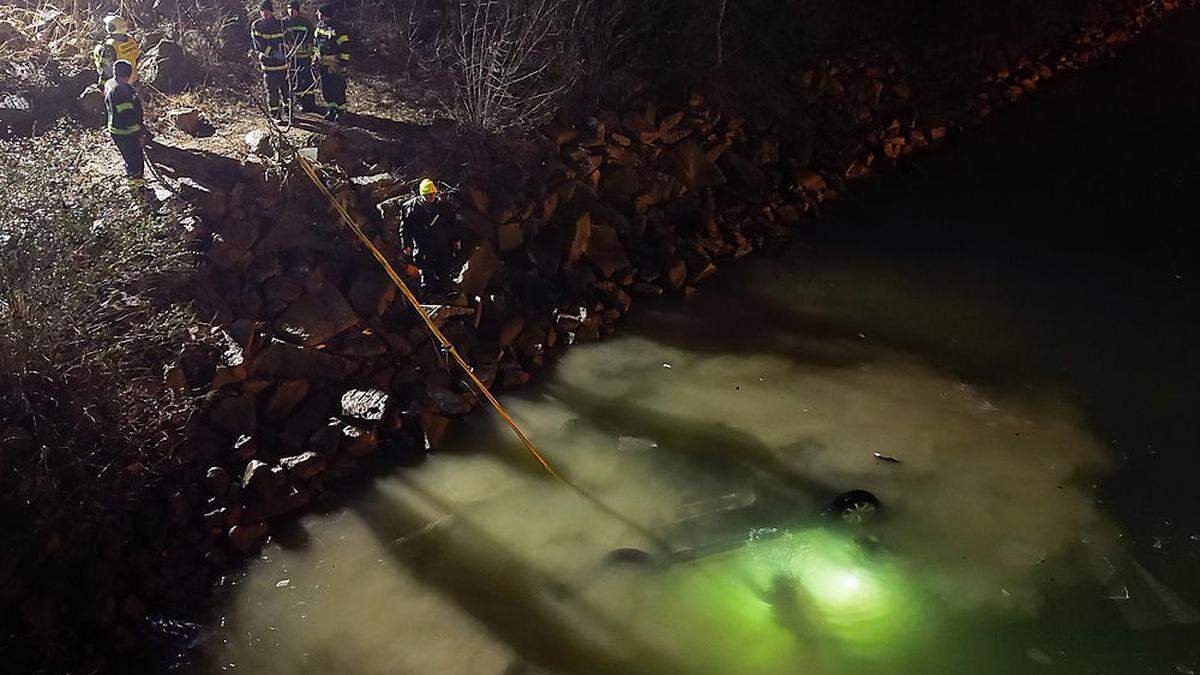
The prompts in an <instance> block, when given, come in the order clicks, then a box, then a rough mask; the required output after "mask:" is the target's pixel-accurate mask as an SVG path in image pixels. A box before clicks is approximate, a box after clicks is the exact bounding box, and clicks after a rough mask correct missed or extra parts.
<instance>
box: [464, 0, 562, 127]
mask: <svg viewBox="0 0 1200 675" xmlns="http://www.w3.org/2000/svg"><path fill="white" fill-rule="evenodd" d="M571 9H572V3H570V2H566V1H565V0H459V2H458V3H457V13H456V14H454V15H452V21H453V28H452V30H451V32H450V40H451V43H452V46H453V53H454V57H455V59H454V83H455V101H454V111H455V113H456V115H457V116H458V120H459V122H460V123H461V124H463V125H464V126H465V127H466V128H468V129H470V130H473V131H476V132H484V133H498V132H503V131H507V130H511V129H520V128H525V127H528V126H531V125H533V124H535V123H537V122H538V121H540V120H542V119H543V118H545V117H546V116H548V115H549V114H552V113H553V112H554V110H555V107H556V104H557V103H558V102H559V101H561V100H562V99H563V97H564V96H565V94H566V93H567V92H568V91H569V90H570V88H571V86H572V85H573V84H574V83H575V80H576V78H577V77H578V73H579V60H578V56H577V54H576V51H575V49H574V45H573V43H572V41H571V40H570V39H569V35H570V33H569V31H568V28H569V25H570V24H569V21H570V17H571Z"/></svg>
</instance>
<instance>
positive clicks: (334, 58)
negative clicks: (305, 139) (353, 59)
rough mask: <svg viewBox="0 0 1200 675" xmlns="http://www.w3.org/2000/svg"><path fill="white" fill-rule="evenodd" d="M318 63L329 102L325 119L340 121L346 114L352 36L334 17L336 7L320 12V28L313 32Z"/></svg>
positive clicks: (320, 9) (318, 11)
mask: <svg viewBox="0 0 1200 675" xmlns="http://www.w3.org/2000/svg"><path fill="white" fill-rule="evenodd" d="M313 37H314V39H313V44H314V47H315V53H314V54H313V59H314V62H315V63H316V64H317V66H318V67H319V69H320V73H321V98H323V99H325V119H327V120H329V121H330V122H334V121H337V119H338V118H339V117H341V116H342V114H343V113H345V112H346V68H347V67H348V66H349V65H350V44H349V43H350V35H349V34H348V33H347V32H346V31H345V30H343V29H342V27H341V26H340V25H339V24H338V22H337V20H336V18H335V17H334V9H333V5H330V4H324V5H321V6H320V7H319V8H318V9H317V29H316V31H315V32H314V33H313Z"/></svg>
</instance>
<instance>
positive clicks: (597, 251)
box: [585, 225, 630, 278]
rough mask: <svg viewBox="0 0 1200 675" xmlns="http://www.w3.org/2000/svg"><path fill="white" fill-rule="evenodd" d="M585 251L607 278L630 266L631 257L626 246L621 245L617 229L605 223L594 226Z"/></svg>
mask: <svg viewBox="0 0 1200 675" xmlns="http://www.w3.org/2000/svg"><path fill="white" fill-rule="evenodd" d="M585 253H586V255H587V258H588V260H589V261H590V262H591V263H592V264H593V265H595V266H596V267H597V268H598V269H599V270H600V273H601V274H603V275H604V277H605V278H608V277H611V276H612V275H613V274H614V273H616V272H617V271H618V270H621V269H624V268H626V267H629V266H630V263H629V257H628V256H627V255H626V254H625V247H624V246H622V245H621V239H620V237H618V236H617V231H616V230H614V229H613V228H611V227H608V226H605V225H593V226H592V228H591V236H590V237H588V241H587V247H586V251H585Z"/></svg>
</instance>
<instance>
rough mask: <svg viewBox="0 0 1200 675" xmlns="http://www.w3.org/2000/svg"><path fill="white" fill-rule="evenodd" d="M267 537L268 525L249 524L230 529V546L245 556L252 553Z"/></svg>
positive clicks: (259, 523) (260, 523)
mask: <svg viewBox="0 0 1200 675" xmlns="http://www.w3.org/2000/svg"><path fill="white" fill-rule="evenodd" d="M266 536H267V524H266V523H262V522H258V523H249V524H246V525H234V526H233V527H231V528H229V545H230V546H231V547H233V549H234V550H235V551H238V552H239V553H243V554H249V553H252V552H253V551H254V550H255V549H257V548H258V546H259V544H260V543H262V540H263V538H264V537H266Z"/></svg>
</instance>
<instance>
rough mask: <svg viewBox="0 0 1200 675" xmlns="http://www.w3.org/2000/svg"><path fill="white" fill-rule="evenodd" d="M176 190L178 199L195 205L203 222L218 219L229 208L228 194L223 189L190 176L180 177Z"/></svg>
mask: <svg viewBox="0 0 1200 675" xmlns="http://www.w3.org/2000/svg"><path fill="white" fill-rule="evenodd" d="M176 190H177V191H178V192H179V198H180V199H182V200H183V201H185V202H187V203H189V204H192V205H194V206H195V207H196V210H197V211H198V212H199V214H200V217H201V218H203V219H204V221H205V222H209V223H215V222H218V221H220V220H221V219H222V218H224V217H225V213H226V211H227V210H228V208H229V195H228V194H226V192H225V191H224V190H221V189H220V188H216V187H210V186H208V185H205V184H203V183H201V182H200V181H198V180H196V179H195V178H192V177H190V176H184V177H183V178H180V179H179V182H178V183H177V184H176Z"/></svg>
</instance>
